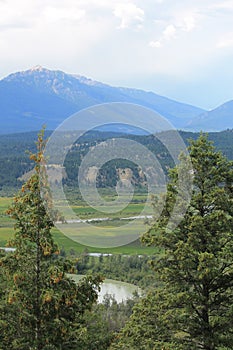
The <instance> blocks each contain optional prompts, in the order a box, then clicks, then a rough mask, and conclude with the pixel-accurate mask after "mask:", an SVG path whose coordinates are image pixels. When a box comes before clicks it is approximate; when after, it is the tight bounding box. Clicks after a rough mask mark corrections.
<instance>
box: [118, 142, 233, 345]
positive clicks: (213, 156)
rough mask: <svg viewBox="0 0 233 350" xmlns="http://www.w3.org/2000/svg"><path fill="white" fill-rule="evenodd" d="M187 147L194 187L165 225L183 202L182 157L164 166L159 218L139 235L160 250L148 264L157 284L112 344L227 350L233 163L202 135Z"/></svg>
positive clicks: (232, 335)
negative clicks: (166, 178) (175, 216)
mask: <svg viewBox="0 0 233 350" xmlns="http://www.w3.org/2000/svg"><path fill="white" fill-rule="evenodd" d="M189 151H190V157H191V160H192V164H193V172H188V176H191V175H193V177H194V178H193V185H194V186H193V189H190V190H192V198H191V202H190V205H189V207H188V210H187V211H186V213H185V214H184V217H183V220H182V221H181V222H180V223H179V224H178V225H177V227H175V228H174V227H173V229H172V230H171V229H170V228H169V227H168V226H167V225H168V222H169V220H170V218H171V213H172V211H173V209H174V207H176V208H177V207H178V209H182V208H183V204H184V201H185V200H186V196H185V191H184V190H185V184H184V186H183V187H182V189H181V190H178V186H177V184H178V176H177V175H178V172H179V173H180V174H181V175H182V171H183V169H184V168H185V166H187V160H186V157H185V156H182V157H181V163H180V165H179V166H178V167H177V168H175V169H173V170H172V171H171V172H170V182H169V184H168V187H167V196H166V201H165V205H164V208H163V211H162V214H161V216H160V218H159V220H158V221H157V222H155V223H154V224H153V225H152V226H151V228H150V229H149V231H148V232H147V233H146V234H145V235H144V236H143V238H142V240H143V242H144V243H147V244H148V245H153V246H156V247H158V248H160V251H161V254H160V256H158V259H157V260H155V261H154V262H153V264H152V267H153V269H154V271H155V275H156V277H157V278H158V280H159V281H160V283H161V285H160V288H161V289H160V290H157V292H156V293H155V296H154V297H152V296H151V295H148V296H147V297H146V298H145V299H144V300H143V301H142V302H141V304H139V306H138V307H139V308H140V310H141V311H140V310H139V309H138V308H135V309H134V312H133V315H132V317H131V319H130V321H129V323H128V324H127V325H126V327H125V329H124V330H123V331H122V332H121V333H120V336H119V338H118V341H116V345H114V346H115V347H114V346H113V349H118V348H119V349H134V348H135V349H136V342H135V337H136V339H138V343H139V344H143V340H144V341H145V344H146V342H147V341H149V345H148V346H147V345H145V346H147V347H143V346H144V345H142V346H141V345H139V347H137V349H161V350H162V349H166V348H168V349H176V348H178V349H185V350H186V349H187V350H189V349H193V350H198V349H205V350H217V349H218V350H220V349H231V348H232V343H233V326H232V316H233V308H232V304H233V269H232V266H233V206H232V201H233V164H232V162H230V161H227V159H226V158H224V156H222V154H221V153H219V152H216V151H215V149H214V147H213V145H212V144H211V142H210V141H208V139H207V137H206V136H205V135H201V136H200V137H199V138H198V139H197V140H196V141H191V145H190V147H189ZM187 190H188V189H187ZM177 212H178V213H179V210H178V211H177ZM154 298H155V299H154ZM153 302H154V303H155V304H156V305H153V304H151V303H153ZM147 303H148V304H149V305H150V306H149V307H146V305H147ZM144 313H146V318H144ZM138 324H139V325H140V327H138ZM164 326H165V327H164ZM150 329H152V331H151V334H148V332H149V331H150ZM148 339H149V340H148ZM118 342H119V344H120V345H119V347H117V346H118V345H117V344H118ZM140 342H141V343H140ZM164 342H165V343H166V345H164ZM123 344H125V345H123ZM128 344H129V345H128ZM157 344H158V345H157ZM131 345H132V346H131ZM127 346H128V347H127ZM140 346H141V347H140Z"/></svg>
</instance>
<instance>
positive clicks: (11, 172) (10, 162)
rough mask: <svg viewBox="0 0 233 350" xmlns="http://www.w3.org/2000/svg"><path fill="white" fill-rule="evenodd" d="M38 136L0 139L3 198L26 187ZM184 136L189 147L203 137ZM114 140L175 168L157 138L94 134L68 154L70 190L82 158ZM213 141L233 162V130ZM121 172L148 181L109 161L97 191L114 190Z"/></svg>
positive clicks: (136, 182)
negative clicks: (130, 144) (142, 148)
mask: <svg viewBox="0 0 233 350" xmlns="http://www.w3.org/2000/svg"><path fill="white" fill-rule="evenodd" d="M169 133H172V132H168V137H169ZM50 134H51V132H50V131H47V132H46V137H49V135H50ZM36 135H37V132H29V133H18V134H10V135H3V136H0V167H1V173H0V191H1V192H2V194H8V193H9V194H10V193H12V189H13V188H15V187H19V186H20V185H21V184H22V180H23V178H22V176H23V175H24V174H25V173H27V172H28V171H29V170H30V169H32V166H33V164H32V162H31V161H30V159H29V157H28V155H27V152H25V150H28V151H30V152H34V151H35V143H34V140H35V138H36ZM180 135H181V137H182V138H183V140H184V142H185V143H186V144H187V143H188V140H189V139H194V140H195V139H197V138H198V136H199V133H192V132H184V131H181V132H180ZM110 137H115V138H117V137H126V138H130V139H132V140H134V141H136V142H140V143H141V144H143V145H145V146H146V147H147V148H148V149H149V150H150V151H152V152H153V153H154V154H155V155H156V156H157V157H158V159H159V162H160V164H161V166H162V168H163V170H164V172H165V174H166V173H167V170H168V169H169V168H171V167H172V166H174V163H173V160H172V158H171V156H170V154H169V152H168V151H167V149H166V148H165V147H164V146H163V145H162V144H161V142H160V141H159V140H158V139H157V138H156V136H153V135H147V136H138V135H126V134H120V133H112V132H99V131H92V132H89V133H87V134H85V135H84V136H82V137H81V138H80V139H79V140H78V142H77V143H76V144H75V145H73V147H72V149H71V150H70V152H69V153H68V155H67V157H66V160H65V164H64V166H65V171H66V178H65V179H64V182H65V184H67V185H69V186H73V185H76V182H77V174H78V168H79V165H80V163H81V160H82V158H83V157H84V156H85V154H87V153H88V151H89V150H90V147H93V146H95V145H96V144H98V143H101V142H103V141H104V140H106V139H108V138H110ZM209 139H210V140H212V141H213V142H214V144H215V146H216V148H217V149H218V150H221V151H222V152H223V154H224V155H226V156H227V158H228V159H233V130H226V131H222V132H213V133H209ZM119 169H130V172H131V175H130V176H131V181H132V182H133V184H134V185H136V186H138V187H142V186H143V185H144V184H145V178H144V177H143V176H142V175H141V174H140V169H139V168H138V166H136V165H135V164H133V163H132V162H130V161H127V160H122V159H118V160H117V159H116V160H112V161H109V162H108V163H106V164H105V165H104V166H103V167H102V169H101V170H100V172H99V175H98V177H97V187H101V188H103V187H114V186H115V185H116V183H117V181H118V180H119Z"/></svg>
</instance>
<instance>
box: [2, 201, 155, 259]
mask: <svg viewBox="0 0 233 350" xmlns="http://www.w3.org/2000/svg"><path fill="white" fill-rule="evenodd" d="M139 197H140V200H138V199H139ZM110 198H111V196H108V199H109V200H110ZM143 200H145V196H143V195H140V196H139V195H138V196H137V200H136V202H138V203H130V204H129V205H128V206H127V207H126V208H125V209H124V211H123V212H121V213H118V214H112V215H107V216H108V217H112V218H114V220H112V221H110V222H108V223H107V222H98V223H96V230H95V229H90V230H89V229H88V226H87V227H85V229H84V230H82V235H85V234H86V235H90V234H91V238H92V241H93V242H95V235H98V234H100V233H101V229H102V228H103V229H104V230H105V232H106V230H107V231H108V228H109V232H112V231H111V230H112V229H113V228H114V227H119V226H122V222H120V220H119V219H118V218H117V217H119V216H120V217H129V216H135V215H139V214H140V213H141V211H142V209H143V206H144V204H143V203H142V202H143ZM11 203H12V198H7V197H0V246H1V247H4V246H5V245H6V244H7V241H8V240H9V239H10V238H11V237H13V233H14V220H12V219H11V218H9V217H8V216H7V215H6V213H5V212H6V210H7V208H8V207H9V205H10V204H11ZM72 209H73V211H74V213H75V214H77V216H78V217H79V218H82V219H90V218H93V217H99V216H100V214H98V216H97V212H96V210H94V209H93V208H91V207H88V206H85V205H82V203H81V201H77V204H75V201H74V200H73V204H72ZM102 216H104V215H102ZM126 223H127V221H126ZM138 225H140V230H141V231H142V232H141V233H143V232H144V231H145V230H146V225H144V223H143V221H142V220H140V222H139V223H138ZM91 227H92V228H93V225H91V226H90V228H91ZM123 227H124V226H123ZM52 232H53V235H54V240H55V241H56V243H57V244H58V246H59V248H60V249H63V250H64V251H66V252H67V253H68V254H69V253H73V254H80V253H82V252H84V251H87V250H88V252H90V253H92V252H98V253H109V254H126V255H134V254H136V255H140V254H142V255H143V254H146V255H153V254H155V253H156V249H155V248H151V247H145V246H142V245H141V244H140V242H139V240H135V241H133V242H132V243H129V244H126V245H123V246H120V247H115V248H112V247H109V248H96V247H90V246H86V245H82V244H80V243H78V242H77V241H76V240H79V237H78V235H77V234H76V236H77V237H76V238H75V237H73V236H72V232H71V233H69V234H68V235H65V234H63V233H62V232H61V231H60V230H58V229H57V228H56V227H55V228H53V230H52ZM127 234H129V235H130V229H129V230H128V232H127ZM68 236H69V237H73V238H74V240H73V239H71V238H69V237H68ZM113 238H114V237H113Z"/></svg>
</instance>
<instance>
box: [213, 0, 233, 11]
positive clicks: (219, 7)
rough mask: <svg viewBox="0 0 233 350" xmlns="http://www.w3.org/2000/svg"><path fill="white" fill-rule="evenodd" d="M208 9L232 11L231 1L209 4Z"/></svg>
mask: <svg viewBox="0 0 233 350" xmlns="http://www.w3.org/2000/svg"><path fill="white" fill-rule="evenodd" d="M210 8H212V9H215V10H233V1H232V0H229V1H221V2H217V3H215V4H211V5H210Z"/></svg>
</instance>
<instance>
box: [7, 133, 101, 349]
mask: <svg viewBox="0 0 233 350" xmlns="http://www.w3.org/2000/svg"><path fill="white" fill-rule="evenodd" d="M45 144H46V143H45V141H44V139H43V131H42V133H40V134H39V135H38V142H37V153H36V154H31V156H30V158H31V159H32V160H34V162H35V172H34V174H33V175H32V176H31V177H30V179H29V180H28V181H27V182H26V183H25V184H24V185H23V186H22V189H21V191H20V192H19V193H18V195H17V196H16V197H15V198H14V201H13V204H12V206H11V207H10V208H9V210H8V214H9V215H10V216H11V217H12V218H13V219H15V235H14V238H13V240H12V241H11V242H9V245H10V246H13V247H15V248H16V250H15V251H14V252H13V253H7V254H5V255H4V256H2V257H0V270H1V271H0V272H1V276H4V278H3V277H1V281H0V282H1V283H0V297H1V300H0V311H1V316H0V344H1V345H0V348H1V349H33V350H34V349H35V350H42V349H43V350H45V349H82V348H81V347H80V346H79V345H80V344H83V340H84V339H85V333H86V327H85V323H84V318H83V315H84V312H85V311H86V310H89V309H90V308H91V306H92V304H93V303H94V302H95V301H96V300H97V290H98V289H99V283H100V279H99V278H98V277H97V278H91V277H88V278H86V279H83V280H82V282H80V283H79V285H76V284H75V282H74V281H72V280H71V279H70V278H69V277H68V276H67V274H66V273H67V272H70V271H71V270H72V264H71V263H70V262H69V261H64V260H62V259H60V258H59V257H58V253H59V251H58V247H57V245H56V244H55V243H54V240H53V237H52V234H51V228H52V227H53V222H52V220H51V218H50V216H49V215H48V213H47V211H46V209H45V206H51V201H50V200H49V198H50V195H49V189H48V188H47V187H46V176H45V171H44V157H43V151H44V148H45ZM42 188H43V191H44V196H43V198H42V197H41V190H42ZM55 214H56V213H54V215H55Z"/></svg>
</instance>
